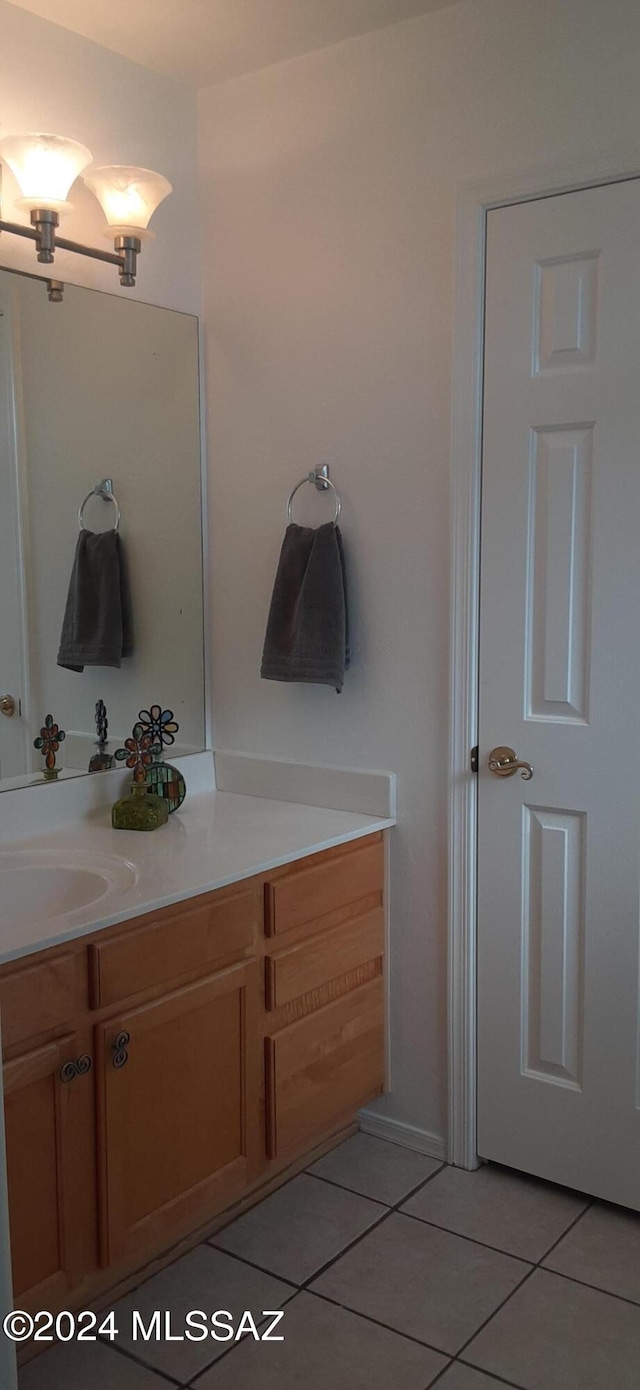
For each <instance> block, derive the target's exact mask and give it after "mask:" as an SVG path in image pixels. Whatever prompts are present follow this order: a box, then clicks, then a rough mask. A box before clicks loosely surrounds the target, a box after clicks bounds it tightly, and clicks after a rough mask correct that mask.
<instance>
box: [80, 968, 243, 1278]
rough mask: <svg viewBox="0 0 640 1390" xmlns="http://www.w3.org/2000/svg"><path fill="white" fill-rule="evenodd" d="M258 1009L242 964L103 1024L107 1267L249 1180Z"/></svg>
mask: <svg viewBox="0 0 640 1390" xmlns="http://www.w3.org/2000/svg"><path fill="white" fill-rule="evenodd" d="M256 1007H257V968H256V965H255V962H243V963H242V964H240V965H237V966H233V967H231V968H230V969H228V970H223V971H220V972H219V973H218V974H216V975H213V976H209V977H208V978H207V979H205V980H202V981H198V982H197V983H196V984H193V985H189V986H186V987H185V988H183V989H181V990H177V991H175V993H173V994H170V995H168V996H165V997H163V998H162V999H159V1000H156V1001H154V1002H153V1003H150V1004H147V1005H144V1006H142V1007H141V1008H138V1009H133V1010H130V1011H129V1012H127V1013H122V1014H119V1015H118V1016H117V1018H115V1019H113V1020H111V1021H110V1022H109V1023H107V1024H103V1025H101V1027H100V1028H99V1030H98V1032H99V1051H100V1055H101V1059H102V1062H101V1077H102V1098H101V1107H100V1110H101V1124H102V1134H101V1143H100V1149H101V1161H102V1172H103V1180H104V1182H103V1187H104V1199H105V1200H104V1202H103V1211H102V1255H103V1260H104V1262H105V1263H113V1262H114V1261H115V1260H118V1259H121V1258H127V1257H128V1256H129V1255H132V1254H136V1253H138V1252H144V1251H146V1250H149V1251H151V1250H153V1249H155V1248H160V1247H161V1246H162V1245H163V1244H164V1245H166V1244H167V1235H168V1234H173V1233H174V1232H175V1233H179V1232H180V1231H181V1230H188V1229H190V1228H194V1227H196V1226H197V1225H198V1224H199V1222H203V1221H205V1220H206V1219H207V1218H208V1217H209V1216H212V1215H214V1214H215V1213H216V1212H217V1211H219V1210H221V1209H222V1207H223V1206H224V1205H225V1204H227V1203H228V1202H230V1201H232V1200H233V1199H234V1198H235V1196H236V1195H238V1194H239V1193H240V1192H241V1191H242V1190H243V1188H244V1187H245V1186H246V1184H247V1183H248V1182H249V1181H250V1180H251V1178H252V1176H253V1174H254V1172H255V1170H256V1166H257V1161H258V1145H257V1135H258V1125H257V1118H258V1115H257V1106H258V1075H257V1061H258V1049H257V1030H256ZM120 1033H127V1034H129V1041H128V1042H127V1043H126V1044H125V1046H124V1049H121V1051H124V1052H125V1053H126V1061H125V1062H124V1064H123V1065H121V1066H115V1065H114V1061H119V1060H121V1058H118V1057H116V1053H115V1052H114V1049H113V1042H114V1040H115V1038H116V1037H117V1036H118V1034H120Z"/></svg>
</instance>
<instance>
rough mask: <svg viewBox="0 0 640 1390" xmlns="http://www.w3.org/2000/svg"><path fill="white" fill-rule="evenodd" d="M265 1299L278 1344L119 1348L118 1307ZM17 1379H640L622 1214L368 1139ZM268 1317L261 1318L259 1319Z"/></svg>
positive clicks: (300, 1389) (97, 1382) (257, 1305)
mask: <svg viewBox="0 0 640 1390" xmlns="http://www.w3.org/2000/svg"><path fill="white" fill-rule="evenodd" d="M156 1309H159V1310H161V1311H162V1312H163V1313H164V1312H165V1311H166V1312H168V1313H170V1314H171V1330H172V1332H173V1333H174V1335H176V1334H179V1333H180V1332H184V1319H185V1315H186V1313H187V1312H188V1311H189V1310H191V1309H199V1310H203V1312H207V1313H209V1312H211V1311H212V1310H214V1309H225V1310H228V1313H229V1319H228V1320H227V1321H228V1322H229V1321H230V1322H231V1323H232V1325H233V1328H234V1329H237V1328H238V1324H239V1320H240V1316H241V1314H242V1312H243V1311H244V1310H245V1309H246V1310H248V1311H250V1312H251V1313H252V1314H253V1316H254V1319H255V1324H256V1326H257V1328H258V1331H259V1332H260V1331H262V1330H264V1329H265V1328H266V1327H267V1326H268V1321H267V1319H266V1317H265V1314H266V1312H267V1311H268V1310H282V1311H283V1317H282V1320H281V1321H280V1323H279V1324H278V1326H276V1327H274V1328H273V1333H274V1335H276V1336H277V1335H278V1334H281V1333H284V1337H285V1340H284V1341H280V1342H276V1341H270V1342H267V1341H262V1340H256V1339H255V1338H254V1337H253V1336H252V1335H251V1334H250V1333H249V1334H248V1335H245V1336H244V1337H241V1338H239V1340H238V1341H235V1340H232V1341H215V1340H213V1339H212V1338H211V1337H210V1336H207V1337H206V1339H204V1340H202V1341H199V1340H198V1341H195V1340H193V1341H192V1340H184V1341H166V1340H159V1341H155V1340H151V1341H148V1342H145V1341H140V1340H136V1341H134V1340H133V1338H132V1335H131V1326H132V1313H133V1311H134V1310H137V1311H138V1312H140V1313H141V1315H142V1316H143V1318H144V1319H145V1320H146V1321H148V1320H149V1318H150V1316H151V1313H152V1312H153V1311H154V1310H156ZM115 1320H116V1325H117V1326H118V1328H119V1336H118V1339H117V1341H116V1342H115V1343H113V1344H110V1343H104V1344H103V1343H97V1344H91V1343H89V1344H86V1345H84V1346H80V1345H78V1344H77V1343H70V1344H68V1345H66V1346H58V1347H56V1348H55V1349H53V1350H52V1351H48V1352H46V1353H45V1354H44V1355H43V1356H41V1357H39V1358H38V1360H37V1361H33V1362H31V1363H30V1364H29V1365H28V1366H26V1367H25V1368H24V1370H23V1371H22V1372H21V1374H20V1390H163V1387H164V1390H167V1386H173V1387H174V1390H175V1387H177V1386H179V1387H182V1388H183V1390H184V1387H187V1388H188V1390H255V1387H256V1386H259V1387H260V1390H294V1387H295V1390H326V1387H327V1386H328V1385H330V1386H331V1390H428V1387H431V1386H437V1387H438V1390H500V1387H502V1390H505V1387H506V1390H509V1387H512V1388H513V1387H515V1390H638V1386H639V1385H640V1216H636V1215H634V1214H632V1213H630V1212H627V1211H623V1210H622V1209H621V1208H617V1207H610V1206H606V1205H605V1204H604V1203H600V1202H592V1201H591V1200H590V1199H588V1198H585V1197H583V1196H581V1195H580V1194H577V1193H575V1192H567V1191H566V1190H564V1189H562V1188H557V1187H553V1186H551V1185H550V1184H548V1183H543V1182H537V1181H535V1180H534V1179H532V1178H527V1177H524V1176H523V1175H522V1174H516V1173H512V1172H509V1171H508V1170H506V1169H500V1168H496V1167H494V1166H493V1165H488V1166H485V1167H483V1168H480V1169H479V1170H478V1172H476V1173H464V1172H462V1171H461V1170H459V1169H456V1168H448V1167H446V1166H443V1165H440V1164H438V1163H437V1162H436V1161H434V1160H433V1159H431V1158H427V1157H425V1156H423V1155H422V1154H417V1153H414V1152H412V1151H410V1150H408V1149H403V1148H399V1147H398V1146H397V1145H395V1144H388V1143H385V1142H383V1141H382V1140H380V1139H374V1138H372V1137H371V1136H369V1135H366V1134H357V1135H355V1136H354V1137H353V1138H351V1139H347V1140H346V1142H345V1143H344V1144H341V1145H340V1147H339V1148H337V1149H334V1150H333V1152H332V1153H330V1154H327V1155H326V1156H325V1158H322V1159H320V1161H319V1162H318V1163H315V1164H314V1165H313V1166H312V1167H311V1168H310V1169H308V1171H307V1172H306V1173H301V1174H300V1175H299V1176H298V1177H296V1178H293V1179H292V1181H291V1182H289V1183H287V1185H286V1186H285V1187H283V1188H281V1189H280V1190H279V1191H278V1192H276V1193H274V1194H273V1195H272V1196H271V1197H267V1198H265V1200H264V1201H263V1202H261V1203H260V1204H259V1205H258V1206H257V1207H254V1208H253V1209H252V1210H251V1211H249V1212H247V1213H246V1214H245V1215H244V1216H241V1217H240V1218H239V1219H238V1220H237V1221H235V1222H234V1223H233V1224H232V1225H230V1226H227V1227H226V1229H225V1230H223V1231H221V1232H219V1233H218V1235H216V1236H214V1237H213V1238H212V1239H211V1241H209V1242H205V1243H204V1244H203V1245H200V1246H198V1247H197V1248H196V1249H195V1250H192V1251H191V1252H190V1254H188V1255H184V1256H183V1257H182V1258H181V1259H180V1260H177V1261H176V1263H175V1264H173V1265H171V1266H170V1267H169V1268H168V1269H166V1270H164V1271H163V1272H162V1273H161V1274H157V1275H155V1276H154V1277H153V1278H152V1279H149V1280H147V1282H146V1283H144V1284H142V1285H141V1286H140V1288H139V1289H137V1290H136V1291H135V1292H134V1293H132V1294H129V1295H128V1297H127V1298H125V1299H122V1300H121V1301H120V1302H119V1303H118V1304H116V1306H115ZM269 1321H271V1319H269Z"/></svg>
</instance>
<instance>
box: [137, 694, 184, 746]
mask: <svg viewBox="0 0 640 1390" xmlns="http://www.w3.org/2000/svg"><path fill="white" fill-rule="evenodd" d="M138 719H139V720H140V724H141V727H142V729H143V731H144V733H145V734H148V735H149V736H150V737H151V738H152V739H153V740H154V743H157V744H159V745H160V749H159V751H160V752H162V749H163V748H164V747H169V745H170V744H172V743H175V738H174V734H177V732H178V729H179V727H180V725H179V724H178V723H177V721H176V720H175V719H174V717H173V710H172V709H163V708H162V705H150V707H149V709H141V710H140V713H139V715H138Z"/></svg>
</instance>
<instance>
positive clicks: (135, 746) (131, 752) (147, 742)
mask: <svg viewBox="0 0 640 1390" xmlns="http://www.w3.org/2000/svg"><path fill="white" fill-rule="evenodd" d="M157 752H158V746H157V744H156V743H154V740H153V738H152V736H151V734H148V733H145V730H144V725H143V724H140V723H136V724H134V726H133V729H132V731H131V738H126V739H125V741H124V748H116V751H115V757H116V758H117V759H118V762H119V763H121V762H124V764H125V767H131V768H133V780H134V782H144V780H145V778H146V776H147V768H148V767H151V764H152V762H153V759H154V757H155V756H156V753H157Z"/></svg>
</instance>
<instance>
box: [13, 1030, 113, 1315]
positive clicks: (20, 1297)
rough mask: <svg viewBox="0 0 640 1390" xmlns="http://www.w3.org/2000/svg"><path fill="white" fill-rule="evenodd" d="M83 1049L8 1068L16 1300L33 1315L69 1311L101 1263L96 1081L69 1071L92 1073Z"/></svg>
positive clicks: (76, 1042)
mask: <svg viewBox="0 0 640 1390" xmlns="http://www.w3.org/2000/svg"><path fill="white" fill-rule="evenodd" d="M83 1041H84V1040H81V1038H80V1037H79V1035H78V1034H77V1033H69V1034H66V1035H65V1036H64V1037H62V1038H59V1039H58V1040H56V1041H54V1042H50V1043H47V1044H46V1045H45V1046H43V1047H37V1048H34V1049H33V1051H30V1052H25V1053H24V1054H23V1055H22V1056H21V1057H19V1058H17V1059H16V1060H14V1061H12V1062H9V1063H8V1064H7V1065H6V1066H5V1068H4V1092H5V1125H6V1136H7V1176H8V1185H9V1222H10V1232H11V1250H12V1258H13V1282H14V1295H15V1298H16V1301H17V1304H18V1307H20V1308H24V1309H26V1311H27V1312H37V1311H38V1310H39V1309H40V1308H47V1307H49V1306H53V1305H55V1306H61V1307H62V1306H64V1303H65V1299H66V1298H68V1295H69V1292H70V1291H71V1290H72V1289H74V1288H75V1287H76V1285H77V1284H78V1283H79V1282H80V1280H81V1279H82V1276H83V1275H84V1273H85V1270H86V1269H87V1268H88V1267H90V1266H91V1265H92V1264H93V1263H94V1262H95V1236H94V1226H93V1222H92V1217H91V1213H92V1210H93V1209H94V1207H95V1165H94V1151H95V1131H94V1122H93V1120H94V1115H93V1077H92V1075H91V1071H90V1070H87V1071H84V1070H81V1071H78V1070H77V1069H76V1071H75V1074H73V1073H72V1072H71V1070H70V1068H71V1067H76V1062H77V1060H79V1059H80V1058H83V1059H84V1061H83V1062H82V1063H81V1066H82V1067H83V1068H84V1067H85V1066H87V1065H88V1061H87V1059H88V1054H87V1053H83V1051H82V1045H83ZM65 1076H68V1077H69V1078H70V1079H69V1080H65V1079H64V1078H65Z"/></svg>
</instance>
